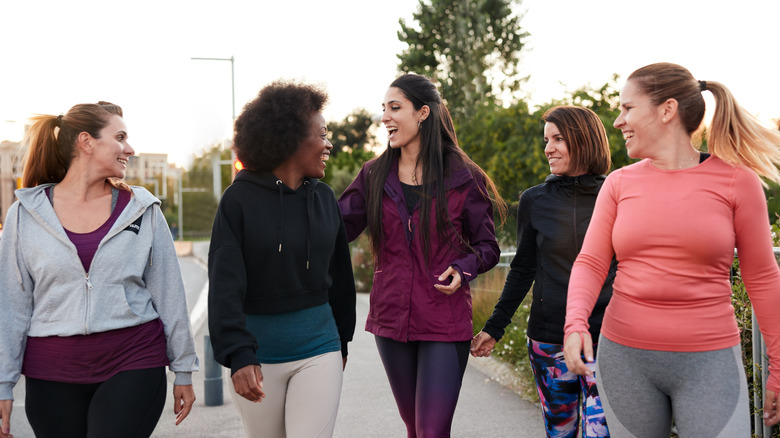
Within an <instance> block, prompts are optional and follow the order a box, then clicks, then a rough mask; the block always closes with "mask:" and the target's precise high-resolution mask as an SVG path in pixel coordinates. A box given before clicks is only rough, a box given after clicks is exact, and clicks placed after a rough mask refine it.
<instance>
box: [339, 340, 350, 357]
mask: <svg viewBox="0 0 780 438" xmlns="http://www.w3.org/2000/svg"><path fill="white" fill-rule="evenodd" d="M347 344H349V341H341V357H347V355H348V354H349V350H348V349H347Z"/></svg>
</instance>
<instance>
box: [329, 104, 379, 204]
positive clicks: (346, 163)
mask: <svg viewBox="0 0 780 438" xmlns="http://www.w3.org/2000/svg"><path fill="white" fill-rule="evenodd" d="M376 126H377V122H375V121H374V120H373V117H372V115H371V113H369V112H368V110H366V109H364V108H360V109H356V110H354V111H353V112H352V113H350V114H348V115H347V116H346V117H345V118H344V120H341V121H338V122H329V123H328V134H329V136H330V142H331V143H332V144H333V149H332V150H331V151H330V160H328V167H327V169H326V170H325V178H323V179H322V180H323V182H325V183H326V184H328V185H329V186H331V188H333V191H334V192H335V193H336V196H339V195H340V194H341V193H342V192H343V191H344V189H346V188H347V186H348V185H349V183H351V182H352V180H353V179H355V176H356V175H357V173H358V171H360V168H361V167H362V166H363V163H365V162H366V161H368V160H370V159H371V158H373V157H374V152H373V151H374V150H375V149H376V148H377V147H378V146H379V144H378V142H377V140H376V135H374V134H375V132H374V128H375V127H376Z"/></svg>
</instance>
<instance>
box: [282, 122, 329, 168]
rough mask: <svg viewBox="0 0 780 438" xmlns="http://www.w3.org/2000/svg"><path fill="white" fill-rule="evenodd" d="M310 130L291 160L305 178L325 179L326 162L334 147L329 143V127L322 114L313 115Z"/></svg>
mask: <svg viewBox="0 0 780 438" xmlns="http://www.w3.org/2000/svg"><path fill="white" fill-rule="evenodd" d="M308 129H309V131H308V132H309V135H308V136H307V137H306V138H305V139H304V140H303V142H301V145H300V146H299V147H298V150H297V151H296V152H295V155H293V156H292V157H291V159H292V160H293V162H295V163H297V164H298V165H299V166H300V169H301V172H302V173H303V176H305V177H309V178H324V177H325V162H326V161H328V159H329V158H330V150H331V149H333V145H332V144H330V141H328V126H327V124H326V123H325V117H323V115H322V113H314V114H312V116H311V119H310V122H309V128H308Z"/></svg>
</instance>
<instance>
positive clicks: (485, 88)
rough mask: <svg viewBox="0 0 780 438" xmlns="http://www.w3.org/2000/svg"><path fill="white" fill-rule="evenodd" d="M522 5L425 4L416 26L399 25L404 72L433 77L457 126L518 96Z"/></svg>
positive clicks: (458, 0)
mask: <svg viewBox="0 0 780 438" xmlns="http://www.w3.org/2000/svg"><path fill="white" fill-rule="evenodd" d="M519 4H520V1H519V0H420V3H419V7H418V9H417V11H416V12H415V13H414V14H413V17H414V21H415V23H414V24H413V25H412V24H410V25H407V23H406V21H405V20H404V19H401V20H399V23H400V25H401V30H400V31H399V32H398V39H399V40H401V41H403V42H405V43H406V44H407V45H408V47H407V48H406V49H405V50H404V51H403V52H402V53H401V54H399V55H398V58H399V60H400V65H399V71H401V72H412V73H418V74H422V75H425V76H428V77H429V78H431V79H434V80H436V81H437V82H438V83H439V85H440V91H441V92H442V95H443V96H444V98H445V99H446V101H447V106H448V108H449V109H450V112H451V113H452V115H453V118H454V119H455V121H456V122H457V121H460V120H464V119H465V118H468V117H470V116H471V115H473V114H474V113H476V112H477V110H478V108H480V107H481V106H484V105H489V104H492V103H496V102H499V100H500V99H501V97H502V96H505V95H509V96H511V94H512V93H514V92H515V91H517V89H518V88H519V85H520V83H521V81H522V79H521V78H520V75H519V62H518V61H519V54H520V51H521V50H522V48H523V46H524V42H523V40H524V39H525V37H526V36H528V33H527V32H523V31H521V30H520V18H521V17H519V16H517V15H515V14H513V12H512V7H513V6H517V5H519Z"/></svg>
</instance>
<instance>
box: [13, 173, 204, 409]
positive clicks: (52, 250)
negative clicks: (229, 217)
mask: <svg viewBox="0 0 780 438" xmlns="http://www.w3.org/2000/svg"><path fill="white" fill-rule="evenodd" d="M50 186H52V184H42V185H39V186H36V187H31V188H27V189H20V190H17V191H16V196H17V197H18V198H19V200H18V201H16V202H15V203H14V204H13V205H12V206H11V208H10V209H9V210H8V215H7V217H6V221H5V225H4V227H3V238H2V239H0V309H2V310H0V400H10V399H13V387H14V385H15V384H16V382H17V381H18V380H19V375H20V372H21V368H22V360H23V358H24V349H25V344H26V341H27V337H28V336H33V337H40V336H72V335H87V334H90V333H98V332H104V331H108V330H114V329H119V328H126V327H133V326H136V325H139V324H143V323H145V322H149V321H152V320H154V319H157V318H160V319H161V320H162V322H163V325H164V326H165V339H166V343H167V353H168V359H169V360H170V362H171V364H170V369H171V371H173V372H175V373H176V379H175V381H174V384H175V385H188V384H191V383H192V372H194V371H197V370H198V358H197V357H196V356H195V345H194V343H193V340H192V334H191V331H190V324H189V317H188V314H187V298H186V294H185V292H184V283H183V282H182V278H181V271H180V269H179V263H178V260H177V258H176V251H175V249H174V246H173V240H172V239H171V234H170V231H169V230H168V225H167V224H166V222H165V218H164V216H163V215H162V212H161V211H160V207H159V205H160V201H159V200H158V199H157V198H155V197H154V196H152V194H151V193H149V192H148V191H147V190H146V189H144V188H142V187H133V197H132V199H131V200H130V202H129V203H128V204H127V206H126V207H125V209H124V211H122V214H121V215H120V216H119V218H117V221H116V223H115V224H114V226H113V227H111V229H110V230H109V232H108V234H107V235H106V236H105V237H104V238H103V240H102V241H101V242H100V245H99V246H98V249H97V252H96V253H95V257H94V259H93V260H92V264H91V266H90V269H89V272H85V271H84V267H83V266H82V264H81V261H80V259H79V257H78V253H77V251H76V247H75V245H73V243H72V242H71V241H70V239H69V238H68V236H67V235H66V234H65V230H64V229H63V227H62V225H61V224H60V222H59V220H58V218H57V215H56V214H55V213H54V208H53V207H52V205H51V202H50V201H49V199H48V197H47V196H46V192H45V191H44V189H45V188H46V187H50Z"/></svg>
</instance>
